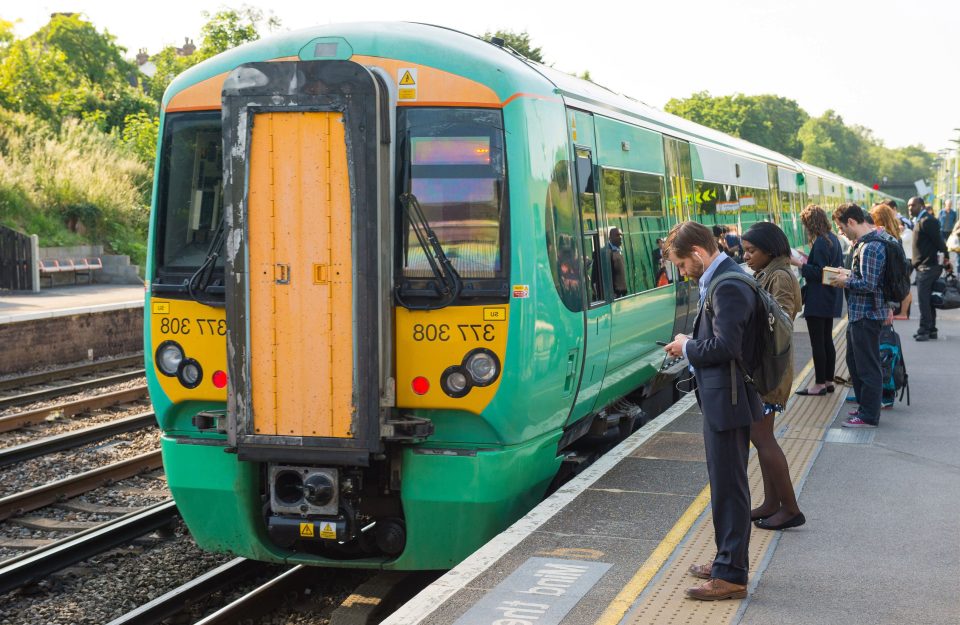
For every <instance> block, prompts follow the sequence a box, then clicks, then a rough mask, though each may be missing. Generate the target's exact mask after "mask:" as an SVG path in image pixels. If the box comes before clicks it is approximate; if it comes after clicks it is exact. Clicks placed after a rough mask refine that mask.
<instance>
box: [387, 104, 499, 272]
mask: <svg viewBox="0 0 960 625" xmlns="http://www.w3.org/2000/svg"><path fill="white" fill-rule="evenodd" d="M397 127H398V129H399V130H398V133H399V137H400V138H399V141H398V142H397V143H398V150H399V154H398V155H397V172H398V174H399V176H400V180H399V181H398V185H397V193H398V195H400V196H402V195H403V194H406V193H409V194H412V197H413V198H415V200H416V201H417V202H418V203H419V205H420V208H421V209H422V211H423V214H424V216H425V217H426V219H427V221H428V222H429V224H430V227H431V228H432V229H433V231H434V232H435V233H436V235H437V238H438V239H439V241H440V244H441V245H442V246H443V249H444V253H445V254H446V256H447V257H448V258H449V259H450V261H451V262H452V263H453V266H454V267H455V268H456V270H457V272H458V273H459V274H460V276H461V277H462V278H463V279H464V280H471V279H474V280H475V279H487V278H502V277H504V276H505V275H506V273H505V268H504V266H503V253H502V250H503V245H504V240H505V236H506V232H505V224H506V223H507V221H506V219H505V212H506V174H505V162H504V152H503V118H502V115H501V113H500V111H491V110H485V109H483V110H480V109H451V108H411V109H400V110H398V111H397ZM400 203H401V201H400V199H399V198H398V204H400ZM398 209H399V210H400V215H401V218H400V220H399V221H398V223H400V224H402V225H401V227H400V228H399V230H400V231H401V232H400V245H399V246H398V247H399V255H400V271H401V274H402V275H403V277H404V278H410V279H429V278H431V277H432V276H433V272H432V270H431V268H430V264H429V260H428V259H427V255H426V252H425V251H424V249H423V247H422V246H421V245H420V244H419V242H418V239H417V233H416V230H414V229H413V228H411V227H410V222H409V220H408V219H407V218H406V212H405V211H404V210H403V206H402V205H401V206H398Z"/></svg>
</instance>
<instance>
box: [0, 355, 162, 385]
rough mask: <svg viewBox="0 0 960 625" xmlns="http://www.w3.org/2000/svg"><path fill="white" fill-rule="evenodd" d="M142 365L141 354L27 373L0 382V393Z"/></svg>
mask: <svg viewBox="0 0 960 625" xmlns="http://www.w3.org/2000/svg"><path fill="white" fill-rule="evenodd" d="M142 365H143V354H142V353H140V354H134V355H132V356H121V357H119V358H109V359H104V360H98V361H96V362H85V363H83V364H79V365H72V366H69V367H60V368H58V369H51V370H50V371H41V372H39V373H27V374H24V375H18V376H14V377H9V378H3V379H2V380H0V391H7V390H10V389H17V388H24V387H27V386H35V385H37V384H46V383H48V382H54V381H56V380H64V379H68V378H73V377H77V376H81V375H87V374H90V373H97V372H99V371H110V370H112V369H121V368H125V367H141V366H142Z"/></svg>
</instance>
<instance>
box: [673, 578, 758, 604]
mask: <svg viewBox="0 0 960 625" xmlns="http://www.w3.org/2000/svg"><path fill="white" fill-rule="evenodd" d="M687 596H688V597H690V598H691V599H699V600H700V601H719V600H721V599H745V598H746V597H747V587H746V585H744V584H733V583H731V582H728V581H726V580H723V579H717V578H716V577H714V578H712V579H709V580H707V581H705V582H704V583H702V584H700V585H699V586H694V587H693V588H687Z"/></svg>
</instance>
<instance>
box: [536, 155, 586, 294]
mask: <svg viewBox="0 0 960 625" xmlns="http://www.w3.org/2000/svg"><path fill="white" fill-rule="evenodd" d="M544 206H545V207H546V219H545V220H544V224H545V229H546V233H547V257H548V258H549V262H550V269H551V270H552V271H551V273H552V274H553V282H554V285H555V286H556V287H557V293H558V294H559V295H560V300H561V301H562V302H563V304H564V306H566V307H567V309H568V310H570V311H573V312H579V311H581V310H583V290H582V289H583V267H582V263H581V261H580V246H579V245H578V243H577V239H579V238H580V224H579V219H578V216H577V212H576V208H575V207H574V200H573V186H572V185H571V184H570V161H569V160H560V161H557V163H556V164H555V165H554V167H553V174H552V176H551V178H550V185H549V186H548V187H547V197H546V201H545V202H544Z"/></svg>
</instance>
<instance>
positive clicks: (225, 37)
mask: <svg viewBox="0 0 960 625" xmlns="http://www.w3.org/2000/svg"><path fill="white" fill-rule="evenodd" d="M202 15H203V17H204V18H205V19H206V20H207V21H206V23H205V24H204V25H203V26H202V27H201V28H200V36H201V40H200V48H199V50H197V51H196V52H194V53H193V54H191V55H188V56H181V55H180V53H179V52H178V51H177V48H176V47H175V46H167V47H166V48H164V49H163V50H161V51H160V52H158V53H157V54H155V55H153V56H152V57H150V60H151V61H152V62H153V64H154V65H155V66H156V68H157V71H156V73H155V74H154V75H153V77H152V78H150V79H148V80H146V81H145V84H146V91H147V93H148V94H149V95H150V97H151V98H153V99H154V100H155V101H156V102H157V103H158V104H159V103H160V102H161V101H162V100H163V93H164V91H166V90H167V87H168V86H169V85H170V83H171V82H172V81H173V79H174V78H176V77H177V75H178V74H180V73H181V72H183V71H184V70H187V69H189V68H190V67H193V66H194V65H196V64H197V63H199V62H201V61H205V60H206V59H209V58H210V57H212V56H216V55H217V54H220V53H221V52H225V51H227V50H229V49H230V48H235V47H237V46H239V45H241V44H244V43H248V42H250V41H256V40H258V39H260V33H261V31H262V29H263V28H266V29H267V30H269V31H272V30H275V29H277V28H279V26H280V20H279V18H277V17H275V16H273V15H271V16H269V17H264V14H263V11H261V10H259V9H255V8H252V7H249V6H243V7H241V8H239V9H221V10H219V11H217V12H216V13H214V14H212V15H211V14H210V13H209V12H208V11H203V12H202Z"/></svg>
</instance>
